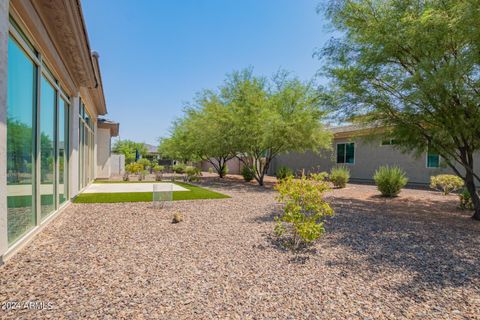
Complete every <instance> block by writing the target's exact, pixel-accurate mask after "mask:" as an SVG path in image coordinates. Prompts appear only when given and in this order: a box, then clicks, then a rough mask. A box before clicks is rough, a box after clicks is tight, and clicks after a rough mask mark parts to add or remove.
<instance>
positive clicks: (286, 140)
mask: <svg viewBox="0 0 480 320" xmlns="http://www.w3.org/2000/svg"><path fill="white" fill-rule="evenodd" d="M221 98H222V99H223V100H224V103H225V105H227V106H228V108H229V110H230V113H231V123H230V125H231V133H232V139H233V143H234V145H235V148H236V151H237V152H236V155H237V157H238V158H239V159H240V160H241V161H242V162H243V163H244V165H247V166H249V167H250V168H251V170H253V174H254V176H255V180H257V182H258V183H259V184H260V185H263V180H264V177H265V175H266V174H267V172H268V168H269V167H270V164H271V162H272V160H273V159H274V158H275V157H276V156H277V155H279V154H281V153H287V152H291V151H297V152H304V151H306V150H313V151H319V149H322V148H329V147H330V143H331V135H330V133H329V132H328V131H326V130H325V129H324V127H323V125H322V122H321V120H322V119H323V117H324V115H325V113H324V112H323V111H322V110H321V109H320V99H319V94H318V91H317V90H316V89H315V87H314V86H313V84H312V83H310V82H309V83H303V82H301V81H300V80H298V79H296V78H293V77H290V76H289V75H288V74H287V73H286V72H279V73H277V74H276V75H275V76H274V77H273V78H272V79H270V80H269V79H266V78H264V77H256V76H254V75H253V72H252V70H251V69H245V70H243V71H240V72H234V73H232V74H231V75H230V76H229V77H228V78H227V81H226V82H225V85H224V86H223V87H222V90H221Z"/></svg>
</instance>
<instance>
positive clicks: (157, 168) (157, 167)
mask: <svg viewBox="0 0 480 320" xmlns="http://www.w3.org/2000/svg"><path fill="white" fill-rule="evenodd" d="M152 170H153V172H163V171H165V167H164V166H161V165H158V164H156V165H154V166H153V168H152Z"/></svg>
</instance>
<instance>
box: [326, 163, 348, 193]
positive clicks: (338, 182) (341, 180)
mask: <svg viewBox="0 0 480 320" xmlns="http://www.w3.org/2000/svg"><path fill="white" fill-rule="evenodd" d="M329 179H330V181H331V182H332V183H333V186H334V187H335V188H345V187H346V186H347V183H348V180H350V170H349V169H348V168H347V167H345V166H338V167H334V168H332V170H330V175H329Z"/></svg>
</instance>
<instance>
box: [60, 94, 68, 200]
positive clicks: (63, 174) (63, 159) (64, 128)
mask: <svg viewBox="0 0 480 320" xmlns="http://www.w3.org/2000/svg"><path fill="white" fill-rule="evenodd" d="M57 139H58V201H59V203H60V204H62V203H64V202H65V201H66V200H67V197H68V192H67V189H66V188H67V185H68V183H67V177H68V163H67V152H68V104H67V102H66V101H65V100H63V99H60V104H59V108H58V138H57Z"/></svg>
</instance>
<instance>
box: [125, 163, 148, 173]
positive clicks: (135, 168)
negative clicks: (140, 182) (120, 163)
mask: <svg viewBox="0 0 480 320" xmlns="http://www.w3.org/2000/svg"><path fill="white" fill-rule="evenodd" d="M143 169H144V167H143V164H141V163H138V162H132V163H130V164H127V165H126V166H125V171H127V172H128V173H131V174H139V173H140V172H142V171H143Z"/></svg>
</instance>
